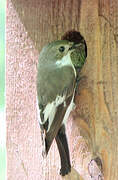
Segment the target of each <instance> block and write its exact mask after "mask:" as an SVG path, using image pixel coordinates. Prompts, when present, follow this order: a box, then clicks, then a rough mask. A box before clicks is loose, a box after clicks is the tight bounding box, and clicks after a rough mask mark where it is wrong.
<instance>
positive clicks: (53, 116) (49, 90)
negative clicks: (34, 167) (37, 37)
mask: <svg viewBox="0 0 118 180" xmlns="http://www.w3.org/2000/svg"><path fill="white" fill-rule="evenodd" d="M43 74H44V75H43V76H42V79H43V81H42V79H40V78H41V77H39V79H38V81H39V82H38V88H37V92H38V101H39V109H40V119H41V120H40V126H41V129H42V131H43V132H45V143H44V142H43V144H44V145H45V146H46V154H47V153H48V150H49V148H50V146H51V144H52V141H53V139H54V138H55V137H56V135H57V133H58V131H59V129H60V127H61V124H62V122H63V120H64V119H65V118H64V116H65V114H66V116H67V115H68V114H69V113H66V111H67V109H68V107H69V105H70V102H71V100H72V97H73V92H74V87H75V79H76V77H75V74H74V71H73V68H72V67H69V66H68V67H63V68H61V69H56V70H53V71H51V72H48V71H44V73H43ZM39 75H40V74H39ZM55 82H56V83H55ZM43 135H44V134H43ZM42 139H43V141H44V138H42Z"/></svg>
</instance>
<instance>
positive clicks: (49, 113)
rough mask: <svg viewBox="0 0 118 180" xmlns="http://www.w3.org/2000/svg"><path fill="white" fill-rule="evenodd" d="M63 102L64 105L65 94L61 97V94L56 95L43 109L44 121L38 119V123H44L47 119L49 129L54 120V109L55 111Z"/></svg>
mask: <svg viewBox="0 0 118 180" xmlns="http://www.w3.org/2000/svg"><path fill="white" fill-rule="evenodd" d="M62 103H64V105H65V96H63V97H61V96H57V97H56V99H55V101H53V102H52V103H48V104H47V105H46V107H45V109H44V111H43V114H44V122H42V121H40V124H44V123H45V122H46V121H47V120H49V125H48V130H47V132H48V131H49V129H50V126H51V124H52V122H53V120H54V117H55V114H56V111H57V107H58V106H59V105H60V104H62Z"/></svg>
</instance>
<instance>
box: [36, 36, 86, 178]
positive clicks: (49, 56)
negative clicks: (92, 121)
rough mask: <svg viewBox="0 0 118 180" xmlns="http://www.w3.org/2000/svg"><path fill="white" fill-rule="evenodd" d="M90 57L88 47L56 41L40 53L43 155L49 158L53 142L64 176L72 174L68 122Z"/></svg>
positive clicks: (38, 96) (38, 81) (40, 107)
mask: <svg viewBox="0 0 118 180" xmlns="http://www.w3.org/2000/svg"><path fill="white" fill-rule="evenodd" d="M86 57H87V52H86V43H85V40H84V39H81V41H80V42H72V41H69V40H55V41H53V42H50V43H48V44H47V45H45V46H44V47H43V49H42V50H41V52H40V55H39V60H38V68H37V69H38V70H37V99H38V111H39V124H40V128H41V139H42V149H43V150H42V155H43V157H46V156H47V154H48V152H49V149H50V147H51V144H52V142H53V140H54V139H55V140H56V144H57V147H58V150H59V155H60V161H61V169H60V175H61V176H65V175H67V174H68V173H70V172H71V162H70V154H69V147H68V141H67V137H66V128H65V125H66V121H67V119H68V117H69V114H70V112H71V111H72V110H73V109H74V108H75V103H74V98H75V94H76V91H77V86H78V82H79V72H80V70H81V69H82V67H83V65H84V64H85V61H86Z"/></svg>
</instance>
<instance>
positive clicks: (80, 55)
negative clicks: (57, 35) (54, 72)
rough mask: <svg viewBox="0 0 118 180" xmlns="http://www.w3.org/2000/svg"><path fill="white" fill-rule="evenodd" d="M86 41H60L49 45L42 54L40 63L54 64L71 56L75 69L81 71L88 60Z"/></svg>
mask: <svg viewBox="0 0 118 180" xmlns="http://www.w3.org/2000/svg"><path fill="white" fill-rule="evenodd" d="M85 48H86V47H85V43H84V41H83V42H82V41H81V43H74V42H70V41H68V40H58V41H53V42H51V43H49V44H47V45H46V46H45V47H44V48H43V49H42V51H41V53H40V58H39V59H40V61H41V62H42V63H43V64H45V62H44V61H47V64H50V65H51V64H54V63H56V61H60V62H61V60H62V59H63V57H64V56H67V55H68V54H69V55H70V58H71V61H72V64H73V65H74V67H75V68H77V69H81V68H82V66H83V65H84V63H85V60H86V49H85Z"/></svg>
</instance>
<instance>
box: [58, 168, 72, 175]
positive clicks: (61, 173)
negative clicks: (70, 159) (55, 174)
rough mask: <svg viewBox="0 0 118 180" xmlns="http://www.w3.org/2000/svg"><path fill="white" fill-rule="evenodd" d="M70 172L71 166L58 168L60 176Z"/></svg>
mask: <svg viewBox="0 0 118 180" xmlns="http://www.w3.org/2000/svg"><path fill="white" fill-rule="evenodd" d="M70 172H71V167H70V166H68V167H61V169H60V175H61V176H65V175H67V174H68V173H70Z"/></svg>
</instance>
